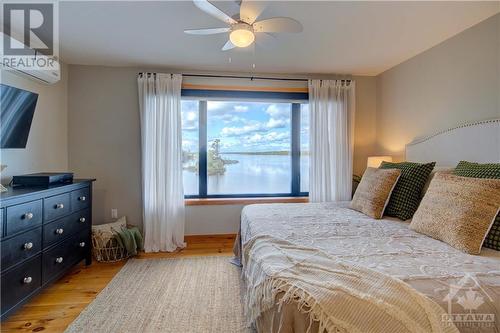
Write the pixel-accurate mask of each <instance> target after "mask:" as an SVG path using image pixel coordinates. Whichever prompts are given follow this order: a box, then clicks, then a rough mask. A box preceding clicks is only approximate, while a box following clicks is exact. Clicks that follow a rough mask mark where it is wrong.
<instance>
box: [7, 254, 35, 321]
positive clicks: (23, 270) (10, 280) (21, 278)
mask: <svg viewBox="0 0 500 333" xmlns="http://www.w3.org/2000/svg"><path fill="white" fill-rule="evenodd" d="M41 266H42V258H41V255H38V256H36V257H34V258H32V259H30V260H28V261H27V262H25V263H24V264H22V265H21V266H19V267H16V268H14V269H13V270H11V271H10V272H8V273H6V274H2V314H3V313H5V311H7V310H9V309H10V308H12V307H13V306H15V305H16V304H17V303H19V302H20V301H22V300H23V299H24V298H26V297H27V296H29V295H31V294H32V293H33V292H35V291H36V290H37V289H38V288H40V286H41V282H42V267H41Z"/></svg>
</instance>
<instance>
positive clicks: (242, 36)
mask: <svg viewBox="0 0 500 333" xmlns="http://www.w3.org/2000/svg"><path fill="white" fill-rule="evenodd" d="M229 40H230V41H231V43H233V44H234V45H235V46H237V47H247V46H249V45H251V44H252V43H253V42H254V41H255V34H254V32H253V29H252V26H250V25H248V24H246V23H239V24H235V25H234V26H233V27H232V29H231V33H230V34H229Z"/></svg>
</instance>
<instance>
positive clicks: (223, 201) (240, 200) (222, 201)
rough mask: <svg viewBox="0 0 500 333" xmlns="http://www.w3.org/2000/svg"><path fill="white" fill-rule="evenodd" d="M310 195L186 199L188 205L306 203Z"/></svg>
mask: <svg viewBox="0 0 500 333" xmlns="http://www.w3.org/2000/svg"><path fill="white" fill-rule="evenodd" d="M306 202H309V198H308V197H270V198H265V197H263V198H206V199H185V200H184V203H185V205H186V206H211V205H251V204H260V203H306Z"/></svg>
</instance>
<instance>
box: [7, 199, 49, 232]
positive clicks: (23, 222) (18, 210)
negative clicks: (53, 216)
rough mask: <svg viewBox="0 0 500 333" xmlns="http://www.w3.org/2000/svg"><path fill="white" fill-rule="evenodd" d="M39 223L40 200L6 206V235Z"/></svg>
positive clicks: (40, 217)
mask: <svg viewBox="0 0 500 333" xmlns="http://www.w3.org/2000/svg"><path fill="white" fill-rule="evenodd" d="M41 223H42V200H36V201H30V202H26V203H23V204H20V205H15V206H10V207H7V214H6V224H7V230H6V236H10V235H13V234H15V233H18V232H21V231H23V230H26V229H30V228H34V227H36V226H37V225H39V224H41Z"/></svg>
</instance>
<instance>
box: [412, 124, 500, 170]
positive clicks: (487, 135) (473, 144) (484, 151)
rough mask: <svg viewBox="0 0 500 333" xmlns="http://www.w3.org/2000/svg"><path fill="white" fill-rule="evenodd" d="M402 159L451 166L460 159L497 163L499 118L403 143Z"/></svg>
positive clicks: (499, 157)
mask: <svg viewBox="0 0 500 333" xmlns="http://www.w3.org/2000/svg"><path fill="white" fill-rule="evenodd" d="M406 160H407V161H411V162H431V161H436V165H437V166H443V167H453V166H455V165H457V163H458V162H459V161H461V160H466V161H470V162H479V163H500V119H491V120H484V121H478V122H475V123H471V124H464V125H460V126H457V127H454V128H450V129H447V130H444V131H441V132H439V133H436V134H433V135H430V136H427V137H424V138H420V139H416V140H414V141H413V142H411V143H409V144H407V145H406Z"/></svg>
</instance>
